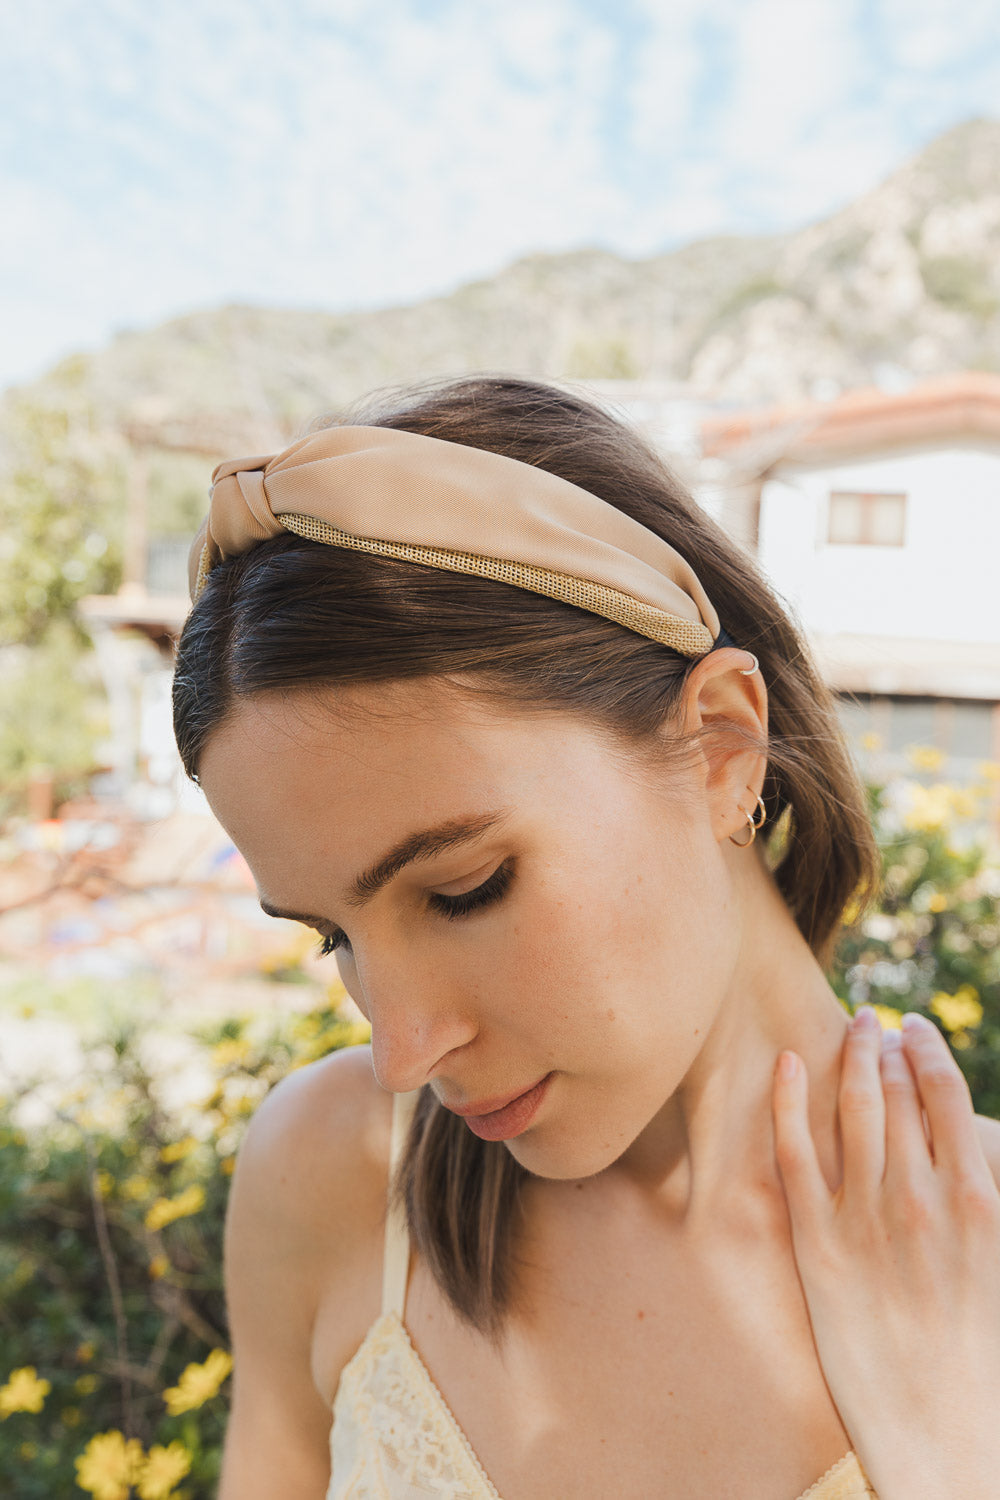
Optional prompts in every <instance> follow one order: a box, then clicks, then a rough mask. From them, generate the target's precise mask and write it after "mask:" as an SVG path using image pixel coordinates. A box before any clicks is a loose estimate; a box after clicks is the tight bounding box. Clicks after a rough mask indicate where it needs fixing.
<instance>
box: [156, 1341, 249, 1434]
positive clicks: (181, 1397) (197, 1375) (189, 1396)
mask: <svg viewBox="0 0 1000 1500" xmlns="http://www.w3.org/2000/svg"><path fill="white" fill-rule="evenodd" d="M232 1368H233V1361H232V1358H231V1356H230V1355H228V1354H227V1353H226V1351H225V1349H213V1350H212V1352H211V1354H210V1355H209V1356H208V1358H207V1359H206V1360H205V1362H204V1364H201V1365H197V1364H192V1365H188V1367H187V1369H186V1370H184V1372H183V1373H182V1375H181V1378H180V1380H179V1381H178V1382H177V1384H176V1385H172V1386H171V1387H170V1389H169V1390H166V1391H164V1392H163V1399H164V1401H165V1402H166V1405H167V1410H168V1411H169V1413H170V1415H171V1416H172V1417H179V1416H180V1415H181V1413H182V1412H185V1411H194V1409H195V1407H198V1406H203V1405H204V1404H205V1402H206V1401H209V1400H211V1398H212V1397H213V1396H216V1395H218V1393H219V1387H220V1386H221V1385H222V1382H223V1381H224V1380H225V1378H226V1376H227V1375H228V1374H229V1372H230V1370H231V1369H232Z"/></svg>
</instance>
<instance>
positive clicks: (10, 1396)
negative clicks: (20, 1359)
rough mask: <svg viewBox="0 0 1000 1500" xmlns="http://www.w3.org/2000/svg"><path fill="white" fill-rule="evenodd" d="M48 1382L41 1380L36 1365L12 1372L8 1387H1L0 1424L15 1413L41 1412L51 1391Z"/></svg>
mask: <svg viewBox="0 0 1000 1500" xmlns="http://www.w3.org/2000/svg"><path fill="white" fill-rule="evenodd" d="M51 1389H52V1385H51V1382H50V1381H48V1380H39V1378H38V1371H37V1370H36V1369H35V1367H34V1365H22V1366H21V1368H20V1369H19V1370H11V1372H10V1378H9V1379H8V1381H7V1384H6V1385H0V1422H2V1421H4V1420H5V1419H6V1418H7V1417H9V1416H10V1415H11V1413H12V1412H15V1411H41V1409H42V1407H43V1406H44V1404H45V1398H46V1396H47V1395H48V1394H49V1391H51Z"/></svg>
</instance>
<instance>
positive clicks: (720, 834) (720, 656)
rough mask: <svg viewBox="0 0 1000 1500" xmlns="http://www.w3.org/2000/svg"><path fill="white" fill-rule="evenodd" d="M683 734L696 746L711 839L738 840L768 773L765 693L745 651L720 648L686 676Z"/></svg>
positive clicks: (762, 682)
mask: <svg viewBox="0 0 1000 1500" xmlns="http://www.w3.org/2000/svg"><path fill="white" fill-rule="evenodd" d="M682 704H683V707H682V725H683V732H684V734H685V735H696V736H697V737H698V739H699V741H700V747H701V755H702V757H703V760H702V770H703V775H704V787H705V795H706V798H707V801H708V810H709V816H710V818H711V822H712V831H713V833H714V834H715V837H716V838H717V840H718V841H719V843H721V842H722V840H723V839H726V838H728V837H729V836H730V834H736V835H737V837H739V831H740V829H745V828H746V827H747V814H748V813H750V814H753V813H754V812H755V809H756V807H757V798H758V797H759V796H760V794H761V788H762V786H763V784H764V773H765V771H766V769H767V688H766V687H765V686H764V681H763V678H762V677H761V673H760V668H759V667H758V666H757V659H756V657H755V656H753V655H752V654H751V653H750V652H749V651H741V650H739V649H738V647H735V646H724V647H721V648H719V649H717V650H715V651H710V652H709V653H708V655H707V656H703V657H702V658H701V660H700V661H699V662H697V663H696V664H695V666H694V667H693V668H692V670H691V671H690V672H689V673H688V678H687V682H686V683H685V685H684V696H683V700H682Z"/></svg>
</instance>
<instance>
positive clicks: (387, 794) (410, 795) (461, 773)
mask: <svg viewBox="0 0 1000 1500" xmlns="http://www.w3.org/2000/svg"><path fill="white" fill-rule="evenodd" d="M619 775H620V771H619V768H618V766H617V764H616V756H615V754H614V752H613V750H612V748H611V746H610V745H609V744H608V742H607V741H606V739H605V738H604V737H602V736H601V735H600V734H599V733H597V732H596V731H592V730H589V729H588V728H587V727H586V726H585V725H583V724H582V723H580V722H578V721H576V720H574V719H572V718H570V717H569V716H566V715H558V714H535V713H530V712H528V711H526V710H523V709H522V710H520V711H519V710H518V709H517V708H516V707H514V706H510V705H504V704H502V703H497V704H493V703H488V704H487V703H482V702H477V701H475V700H471V699H468V698H466V697H464V696H462V695H461V694H458V693H455V692H451V691H448V690H447V689H446V688H442V687H440V686H439V685H437V684H434V683H428V682H426V681H419V682H414V683H408V684H406V683H403V684H392V685H391V686H389V687H386V688H381V687H380V688H378V689H371V690H369V689H366V690H364V691H361V690H356V691H355V692H354V693H352V695H351V696H350V698H347V697H344V696H343V695H341V694H340V693H338V696H337V699H336V701H332V700H331V699H330V698H324V697H323V696H322V695H320V694H317V693H315V692H310V693H300V694H284V695H281V696H280V697H279V696H261V697H258V698H252V699H246V700H243V701H242V702H241V703H240V704H239V705H238V706H237V708H236V710H235V711H234V712H233V714H232V715H231V716H230V718H229V719H228V720H226V722H225V723H223V724H222V725H220V726H219V728H218V729H217V730H216V731H215V732H214V734H213V735H212V736H211V738H210V740H209V742H208V744H207V745H206V747H205V750H204V752H203V754H202V758H201V763H200V765H199V779H200V781H201V784H202V786H203V788H204V791H205V794H206V796H207V797H208V800H209V803H210V804H211V806H212V809H213V811H214V812H215V814H216V816H217V817H218V818H219V820H220V822H221V823H222V824H223V826H224V827H225V828H226V830H227V831H228V832H229V834H230V836H231V837H232V839H233V841H234V842H235V843H236V845H237V846H238V847H239V849H240V850H241V851H242V853H243V854H244V856H245V858H246V859H247V861H248V863H249V865H250V867H251V869H252V870H253V872H254V874H255V876H256V877H257V880H258V884H259V885H260V887H261V890H262V893H265V894H268V895H273V894H275V893H276V892H279V891H280V893H281V896H282V902H283V904H286V905H291V904H292V902H291V901H290V900H289V899H288V893H289V891H290V888H291V886H292V885H296V886H297V885H299V884H301V883H302V881H301V880H300V879H299V878H298V875H299V873H301V875H302V877H303V878H307V874H308V871H309V870H310V869H311V870H313V871H314V872H315V871H317V870H318V869H319V868H320V867H322V866H324V865H325V866H327V867H329V868H331V869H333V868H334V867H335V868H336V871H337V875H338V878H339V877H340V876H343V880H344V883H345V884H346V881H347V879H348V878H349V877H350V876H352V875H353V874H354V873H355V872H356V871H357V870H358V869H361V868H362V867H363V866H365V865H366V864H367V863H369V862H370V861H371V860H372V858H373V857H376V856H377V855H378V854H379V853H380V852H381V851H382V849H383V847H386V846H388V845H390V844H392V843H393V842H394V841H395V840H397V839H399V838H402V837H404V836H405V835H407V834H408V833H409V832H411V831H412V830H413V829H414V828H418V827H430V826H432V825H434V824H436V823H437V822H440V821H444V820H445V819H447V818H449V817H453V816H456V815H459V816H462V817H466V816H469V815H475V814H477V813H489V812H492V811H494V810H495V809H497V808H499V807H508V806H516V807H518V808H521V809H524V810H525V812H526V813H527V814H530V813H532V812H534V813H535V814H536V815H538V814H539V813H541V812H549V813H552V814H553V815H557V814H558V812H559V810H560V809H561V808H567V809H568V810H569V811H570V812H572V814H573V816H577V815H578V811H579V805H580V804H579V799H580V798H581V797H582V798H583V799H584V800H586V801H588V802H589V801H594V802H607V800H608V799H609V798H610V800H611V801H612V802H614V801H615V800H616V798H617V796H618V795H619V794H620V792H619V791H616V781H617V778H618V777H619ZM571 785H572V786H573V788H574V791H573V793H572V797H571V796H570V795H568V787H569V786H571ZM310 883H312V881H310ZM305 909H311V908H309V907H306V908H305Z"/></svg>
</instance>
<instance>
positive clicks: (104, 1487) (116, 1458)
mask: <svg viewBox="0 0 1000 1500" xmlns="http://www.w3.org/2000/svg"><path fill="white" fill-rule="evenodd" d="M75 1462H76V1482H77V1484H78V1485H79V1486H80V1488H81V1490H88V1491H89V1492H90V1494H91V1495H93V1497H94V1500H128V1492H129V1489H130V1488H131V1486H132V1485H133V1484H134V1482H135V1480H136V1478H137V1477H138V1474H139V1470H140V1467H141V1465H142V1444H141V1443H140V1442H139V1440H138V1438H129V1440H128V1442H126V1441H125V1438H124V1437H123V1435H122V1434H121V1433H120V1432H117V1431H112V1432H99V1433H97V1435H96V1436H95V1437H92V1438H91V1440H90V1442H89V1443H88V1444H87V1446H86V1448H85V1449H84V1450H83V1452H82V1453H81V1454H80V1456H79V1457H78V1458H77V1459H76V1461H75Z"/></svg>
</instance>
